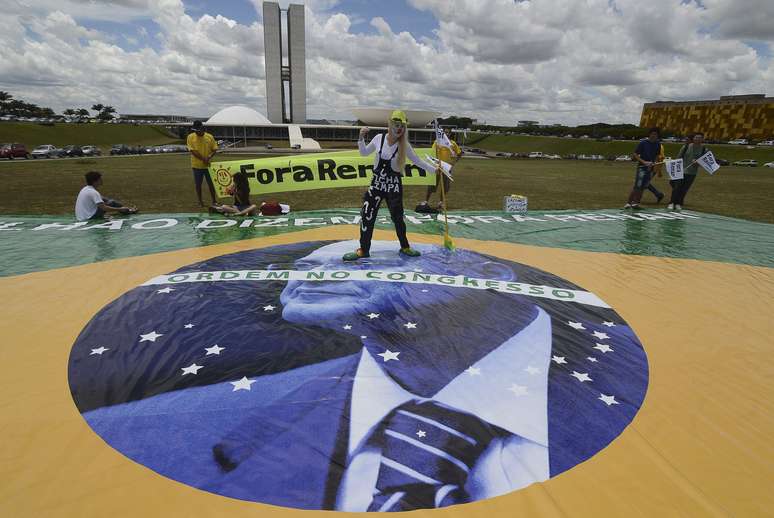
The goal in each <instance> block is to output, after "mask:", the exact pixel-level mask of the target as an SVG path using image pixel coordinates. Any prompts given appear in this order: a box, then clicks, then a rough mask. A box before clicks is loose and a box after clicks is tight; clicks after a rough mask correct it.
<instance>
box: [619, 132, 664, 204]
mask: <svg viewBox="0 0 774 518" xmlns="http://www.w3.org/2000/svg"><path fill="white" fill-rule="evenodd" d="M660 136H661V132H660V131H659V129H658V128H651V129H650V131H649V132H648V138H646V139H642V140H641V141H640V143H639V144H638V145H637V149H636V150H635V151H634V159H635V160H636V161H637V162H638V164H637V172H636V174H635V177H634V187H633V188H632V191H631V193H630V194H629V200H628V201H627V202H626V205H624V209H639V208H640V200H642V193H643V191H645V189H647V188H648V186H649V185H650V180H651V178H652V177H653V166H654V165H655V164H656V162H657V161H658V156H659V152H660V151H661V141H660V140H659V139H660Z"/></svg>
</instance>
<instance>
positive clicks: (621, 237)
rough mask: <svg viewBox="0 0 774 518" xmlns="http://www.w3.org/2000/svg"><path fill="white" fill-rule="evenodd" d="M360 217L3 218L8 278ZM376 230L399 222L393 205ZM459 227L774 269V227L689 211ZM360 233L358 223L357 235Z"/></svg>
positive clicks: (2, 268)
mask: <svg viewBox="0 0 774 518" xmlns="http://www.w3.org/2000/svg"><path fill="white" fill-rule="evenodd" d="M359 223H360V215H359V212H358V210H357V209H330V210H321V211H308V212H291V213H290V214H287V215H286V216H277V217H264V216H259V217H256V218H229V217H224V216H220V215H217V216H208V215H205V214H140V215H135V216H129V217H118V218H115V219H114V220H113V221H101V222H92V221H81V222H76V221H74V220H73V218H72V217H67V216H0V277H3V276H8V275H19V274H24V273H29V272H34V271H39V270H47V269H51V268H62V267H66V266H74V265H78V264H88V263H92V262H98V261H105V260H110V259H116V258H119V257H132V256H136V255H145V254H154V253H158V252H166V251H171V250H180V249H183V248H195V247H199V246H207V245H214V244H220V243H228V242H231V241H239V240H242V239H252V238H256V237H265V236H271V235H276V234H284V233H286V232H294V231H298V230H307V229H310V228H320V227H328V226H336V225H358V224H359ZM376 226H377V228H381V229H384V230H390V229H392V228H393V225H392V222H391V221H390V216H389V213H388V212H387V211H383V213H382V214H380V216H379V218H378V219H377V222H376ZM406 226H407V227H408V231H409V232H416V233H420V234H435V235H437V236H438V239H439V242H442V240H443V237H442V236H443V215H442V214H433V215H430V214H417V213H415V212H413V211H407V212H406ZM449 231H450V232H451V234H452V236H453V237H455V238H457V237H459V238H471V239H483V240H495V241H504V242H510V243H523V244H526V245H535V246H546V247H553V248H570V249H574V250H583V251H588V252H607V253H619V254H627V255H649V256H660V257H675V258H682V259H700V260H705V261H721V262H733V263H739V264H749V265H754V266H768V267H774V225H771V224H768V223H756V222H752V221H744V220H741V219H734V218H726V217H723V216H715V215H712V214H702V213H698V212H689V211H683V212H668V211H651V210H642V211H639V212H635V213H632V212H628V211H621V210H595V211H530V212H528V213H527V214H513V213H507V212H498V211H453V212H450V213H449ZM357 236H358V233H357V229H356V228H353V230H352V239H357Z"/></svg>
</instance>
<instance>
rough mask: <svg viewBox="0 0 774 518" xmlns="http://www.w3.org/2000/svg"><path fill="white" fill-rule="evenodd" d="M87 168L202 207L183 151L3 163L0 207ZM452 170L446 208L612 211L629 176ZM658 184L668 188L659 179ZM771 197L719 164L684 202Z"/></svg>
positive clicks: (309, 205)
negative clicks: (518, 203) (510, 205)
mask: <svg viewBox="0 0 774 518" xmlns="http://www.w3.org/2000/svg"><path fill="white" fill-rule="evenodd" d="M231 157H233V159H234V160H240V159H244V158H248V157H247V156H239V155H231ZM90 170H99V171H102V172H103V173H104V174H105V178H104V180H105V185H104V187H103V188H102V191H103V194H105V195H108V196H111V197H114V198H117V199H120V200H122V201H125V202H127V203H132V204H136V205H137V206H138V207H139V208H140V209H141V210H142V211H143V212H145V213H154V212H196V211H198V210H199V207H198V205H197V203H196V197H195V194H194V189H193V181H192V179H191V170H190V162H189V158H188V156H186V155H145V156H138V157H108V158H101V159H86V160H37V161H32V160H28V161H24V160H14V161H12V162H3V163H0V184H1V185H2V186H3V189H2V190H0V213H2V214H70V213H72V211H73V205H74V201H75V197H76V195H77V193H78V190H79V189H80V188H81V187H82V185H83V174H84V173H85V172H87V171H90ZM455 171H456V172H455V177H456V181H455V182H454V184H453V186H452V191H451V195H450V198H449V208H450V209H452V210H453V209H469V210H493V209H494V210H499V209H502V199H503V196H504V195H507V194H511V193H518V194H524V195H526V196H528V197H529V208H530V209H597V208H611V207H612V208H618V207H622V206H623V204H624V203H625V202H626V198H627V195H628V192H629V189H630V188H631V184H632V182H633V177H634V165H633V164H629V163H624V164H621V163H614V162H586V161H576V160H551V161H549V160H514V159H491V160H483V159H472V158H471V159H464V160H462V161H461V162H460V163H459V165H458V166H457V169H456V170H455ZM656 184H657V186H658V187H659V189H661V190H662V191H666V192H667V193H668V192H669V185H668V182H667V181H666V180H665V179H663V178H660V179H658V180H657V181H656ZM362 193H363V189H362V188H352V189H331V190H325V191H306V192H294V193H279V194H275V195H270V196H266V197H262V196H254V199H255V200H257V201H260V200H265V199H268V198H272V199H276V200H278V201H281V202H283V203H289V204H290V205H291V207H292V208H293V210H312V209H324V208H333V207H358V206H359V205H360V199H361V196H362ZM254 194H255V193H254ZM423 196H424V188H422V187H409V188H407V189H406V197H405V205H406V207H407V208H409V209H412V208H414V206H415V205H416V204H417V203H418V202H419V201H420V199H422V198H423ZM773 198H774V169H768V168H762V167H758V168H739V167H724V168H722V169H721V170H720V171H719V173H718V174H716V175H715V176H713V177H711V176H709V175H707V174H706V173H704V172H701V174H700V177H699V178H698V179H697V181H696V183H695V184H694V187H693V189H692V190H691V192H690V193H689V195H688V198H687V207H686V208H689V209H692V210H697V211H702V212H710V213H716V214H722V215H726V216H733V217H740V218H745V219H751V220H757V221H765V222H769V223H774V203H772V199H773ZM206 200H207V197H206V196H205V201H206ZM644 201H645V205H646V206H647V205H649V204H651V203H652V202H653V201H654V200H653V198H652V196H651V195H650V194H649V193H646V194H645V196H644ZM651 206H654V205H651ZM662 206H663V205H662Z"/></svg>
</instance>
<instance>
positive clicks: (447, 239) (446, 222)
mask: <svg viewBox="0 0 774 518" xmlns="http://www.w3.org/2000/svg"><path fill="white" fill-rule="evenodd" d="M433 126H435V159H436V161H437V162H438V169H436V171H435V174H436V177H437V178H439V180H440V182H441V203H443V227H444V234H443V246H445V247H446V248H448V249H449V250H454V242H453V241H452V238H451V236H449V217H448V215H447V213H446V189H445V188H444V183H445V181H444V180H445V178H444V175H445V173H444V170H443V167H441V159H440V158H438V146H439V145H440V144H439V143H438V120H437V119H436V120H434V121H433ZM439 173H440V175H441V176H440V177H438V174H439Z"/></svg>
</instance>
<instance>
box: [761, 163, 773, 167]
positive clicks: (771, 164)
mask: <svg viewBox="0 0 774 518" xmlns="http://www.w3.org/2000/svg"><path fill="white" fill-rule="evenodd" d="M763 167H774V162H766V163H765V164H763Z"/></svg>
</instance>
